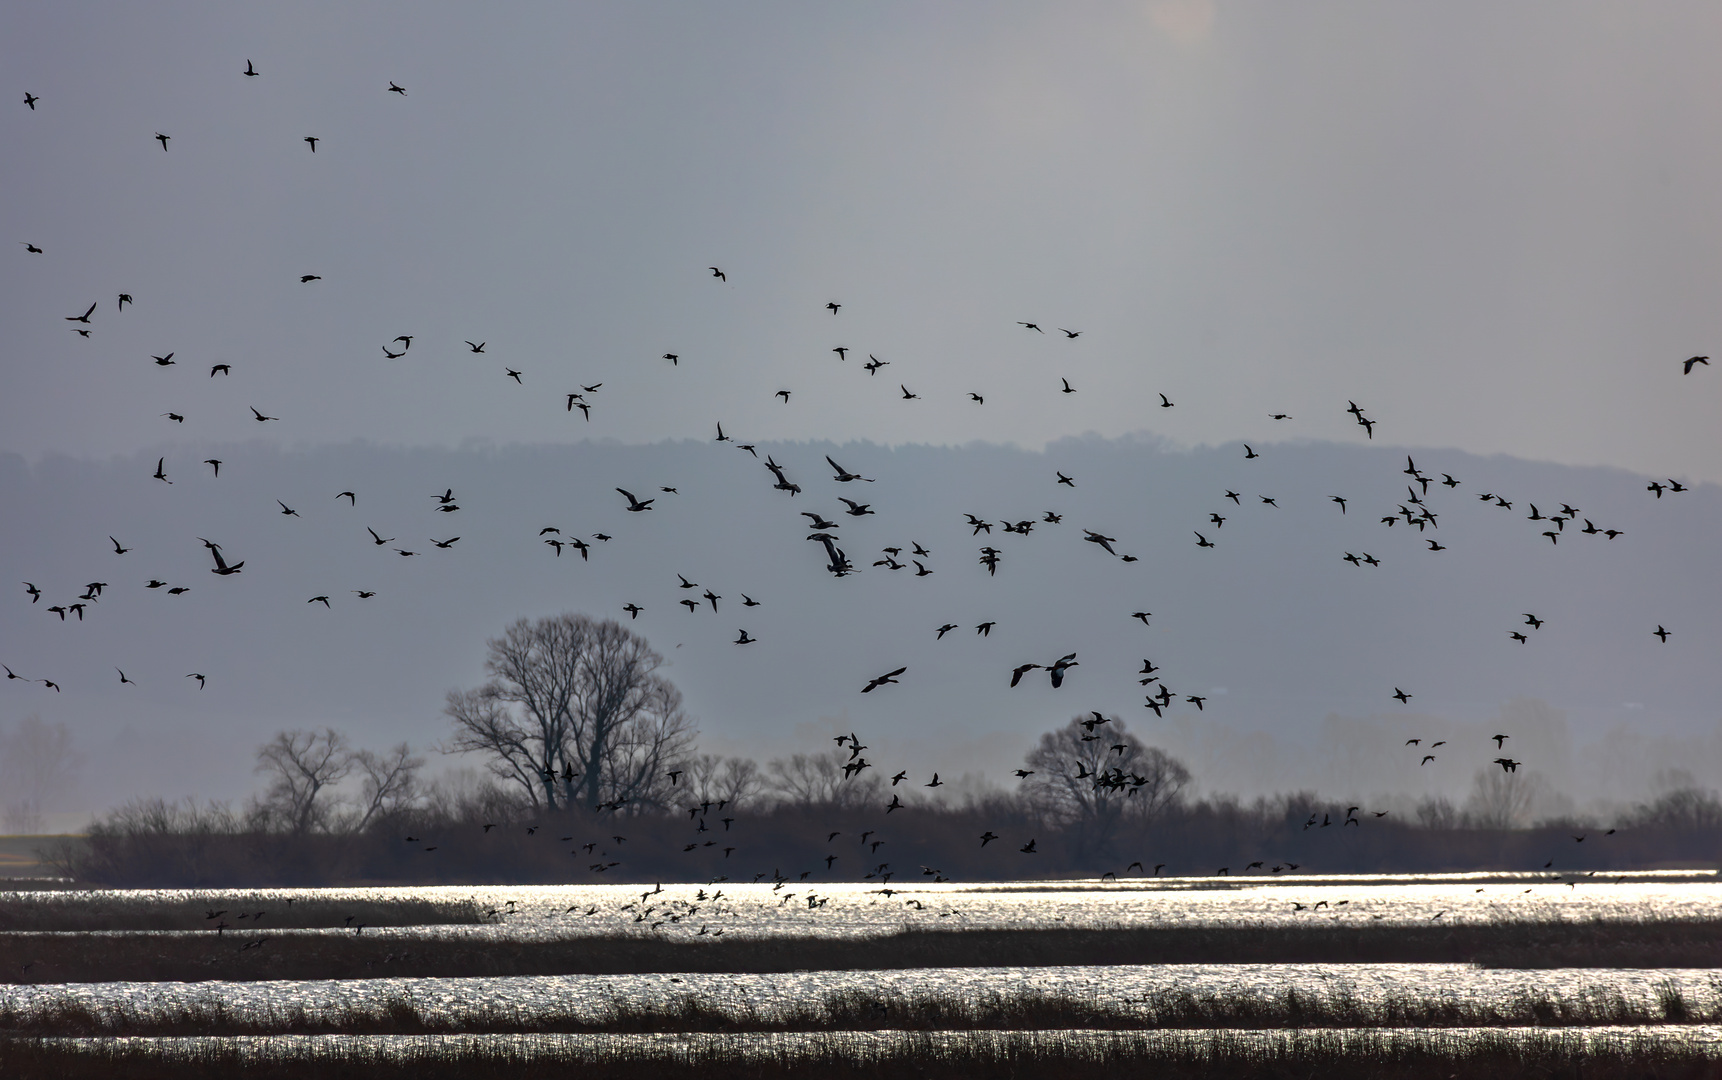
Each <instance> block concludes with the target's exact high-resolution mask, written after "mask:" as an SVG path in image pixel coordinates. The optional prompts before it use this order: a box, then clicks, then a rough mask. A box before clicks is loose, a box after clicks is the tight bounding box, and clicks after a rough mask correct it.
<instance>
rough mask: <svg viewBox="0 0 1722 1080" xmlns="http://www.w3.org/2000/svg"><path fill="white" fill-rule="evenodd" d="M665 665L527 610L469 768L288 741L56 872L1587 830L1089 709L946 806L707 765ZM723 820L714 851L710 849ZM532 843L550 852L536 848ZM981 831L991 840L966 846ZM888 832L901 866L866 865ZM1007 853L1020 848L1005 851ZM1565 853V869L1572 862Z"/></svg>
mask: <svg viewBox="0 0 1722 1080" xmlns="http://www.w3.org/2000/svg"><path fill="white" fill-rule="evenodd" d="M662 666H663V658H662V657H661V656H660V655H659V654H658V653H656V652H655V651H653V650H652V649H651V647H650V645H649V644H648V643H647V642H646V640H645V639H644V638H643V637H641V636H639V635H638V634H635V633H634V632H632V631H631V630H629V629H628V628H627V627H625V626H623V625H621V624H620V623H617V622H615V621H612V620H595V619H591V618H589V617H586V616H583V615H576V614H565V615H560V616H555V617H550V618H544V619H539V620H537V621H528V620H525V619H522V620H519V621H517V622H515V623H514V624H513V625H511V626H509V627H508V628H507V629H506V630H505V631H504V632H503V633H502V634H501V635H499V636H497V637H495V638H492V639H491V640H490V641H488V642H487V655H486V661H485V673H486V676H487V678H486V680H485V681H484V682H483V683H482V684H481V685H479V686H477V687H474V688H469V689H457V690H452V691H450V692H449V694H448V696H447V699H446V702H445V707H444V713H445V715H446V717H447V718H448V720H449V722H450V724H451V727H452V733H451V734H450V735H449V736H448V737H447V738H446V739H445V740H444V741H443V742H441V743H440V744H438V745H437V746H435V747H434V749H436V750H438V751H440V752H443V753H447V754H458V755H467V756H470V757H471V758H473V759H475V760H476V761H477V762H478V763H479V766H480V770H478V771H476V774H475V770H471V769H468V770H464V771H462V772H456V773H453V774H450V775H446V776H443V777H439V778H436V779H430V780H427V779H426V777H425V772H424V770H425V766H426V764H427V759H426V758H425V757H424V756H422V755H420V754H416V753H414V751H413V750H412V748H411V747H410V746H409V745H408V744H406V743H401V744H399V745H397V746H395V747H393V748H392V749H389V750H387V751H382V752H378V751H372V750H368V749H361V748H355V747H353V746H352V745H351V743H350V740H349V739H348V738H347V737H346V736H344V735H343V734H342V733H340V732H338V731H335V730H334V729H332V728H322V729H320V730H297V731H284V732H280V733H278V734H277V735H276V736H274V737H273V738H272V739H270V740H269V741H268V742H266V743H265V744H264V745H263V746H262V747H260V748H259V749H258V751H257V757H256V764H255V768H256V771H257V773H258V774H259V775H261V776H262V777H263V779H264V787H263V790H262V791H261V792H260V793H259V794H257V795H256V796H254V797H253V798H252V799H251V800H250V801H249V802H248V803H247V804H246V805H244V806H243V807H241V808H239V809H237V810H236V809H232V808H230V807H227V806H224V805H214V804H206V805H201V806H200V805H197V804H194V803H191V802H185V803H176V802H170V801H167V800H162V799H142V800H134V801H132V802H130V803H127V804H125V805H124V806H121V807H118V808H116V809H114V810H112V811H110V812H108V813H107V814H106V815H105V816H103V817H102V818H101V819H99V820H98V821H97V822H95V823H94V825H93V826H92V827H91V829H90V830H89V835H88V837H87V839H86V841H85V842H83V843H82V844H74V845H66V846H64V847H63V848H62V849H60V850H59V851H58V852H57V853H56V855H55V858H56V859H57V860H58V861H59V863H60V864H61V865H62V866H63V867H64V868H65V869H66V870H67V872H68V873H70V874H71V875H72V876H74V877H78V878H80V879H85V880H91V881H98V880H99V881H105V882H113V883H119V882H122V881H123V882H127V883H134V884H145V883H149V884H191V883H212V884H213V883H216V882H215V881H214V880H213V879H211V878H210V877H209V875H210V874H211V873H214V874H216V876H217V877H220V875H221V874H222V873H226V874H229V875H239V876H240V877H245V876H246V875H247V874H249V875H250V877H249V880H251V881H253V882H260V881H262V880H263V879H269V880H273V881H277V882H279V883H283V884H285V883H312V882H322V881H329V880H336V879H339V880H402V881H406V880H420V881H428V880H449V881H453V880H527V881H582V880H611V879H617V878H620V879H624V880H635V879H638V880H645V879H666V880H674V879H681V880H694V879H702V880H703V879H707V878H714V879H715V878H720V877H721V878H727V879H733V880H747V879H748V877H750V876H751V875H752V874H753V873H756V872H761V871H760V870H759V869H758V868H757V867H756V865H755V864H758V866H759V867H765V866H767V864H770V865H769V867H768V869H769V870H770V872H772V873H776V872H778V871H779V870H780V869H782V868H783V865H784V864H786V863H787V864H789V865H792V866H796V867H797V870H798V871H800V870H804V869H807V867H812V868H813V869H811V870H807V872H808V873H810V874H811V873H814V872H818V873H819V875H820V879H822V880H855V879H856V878H864V877H866V876H868V875H869V873H871V874H873V875H879V874H884V875H887V876H889V875H894V874H897V873H900V872H901V868H903V867H904V866H906V865H908V864H907V863H906V862H905V861H904V860H905V859H912V860H914V865H915V866H918V867H920V868H921V869H923V870H927V871H929V873H930V875H931V876H933V877H937V878H945V877H946V876H947V875H949V877H950V878H951V879H960V878H970V879H973V878H990V879H999V878H1023V877H1047V876H1066V875H1068V876H1098V875H1100V874H1103V873H1121V874H1133V873H1143V874H1149V873H1151V868H1153V867H1155V866H1160V867H1161V868H1162V869H1164V870H1165V872H1166V873H1168V874H1180V875H1188V874H1217V873H1222V872H1224V873H1256V872H1260V873H1268V874H1272V873H1281V872H1286V873H1293V872H1296V871H1297V870H1299V869H1303V868H1305V867H1308V868H1310V869H1319V870H1321V871H1325V872H1340V871H1346V870H1350V871H1369V870H1390V869H1394V870H1437V869H1486V868H1497V869H1529V868H1532V867H1533V866H1541V865H1542V864H1543V863H1544V862H1550V863H1552V862H1553V861H1554V860H1553V859H1545V858H1544V857H1543V850H1544V848H1548V847H1551V846H1553V842H1554V837H1555V836H1556V835H1557V834H1564V833H1566V832H1567V831H1568V830H1570V829H1572V828H1588V827H1590V826H1592V825H1594V824H1596V823H1590V822H1583V821H1577V820H1560V821H1553V822H1545V823H1542V824H1541V826H1540V827H1535V828H1525V827H1524V826H1526V825H1527V822H1526V821H1525V820H1524V817H1525V814H1526V812H1527V810H1528V808H1529V806H1530V805H1531V802H1532V800H1533V798H1534V797H1535V796H1536V795H1537V793H1538V785H1539V784H1540V783H1541V781H1540V779H1539V777H1538V776H1537V775H1536V774H1535V773H1534V772H1532V771H1529V770H1524V771H1517V772H1511V773H1509V772H1506V771H1504V770H1492V769H1491V770H1480V771H1479V772H1478V774H1477V776H1476V779H1475V783H1474V786H1473V790H1472V793H1471V796H1470V797H1469V798H1468V799H1467V800H1466V801H1465V803H1463V804H1462V805H1457V806H1455V805H1454V804H1452V803H1450V802H1448V801H1447V800H1444V799H1429V800H1425V801H1424V802H1423V803H1422V804H1420V805H1418V806H1416V807H1415V810H1414V812H1413V813H1412V814H1411V815H1409V816H1408V817H1407V816H1405V815H1398V816H1393V817H1385V816H1383V817H1375V816H1368V817H1366V818H1361V819H1360V818H1358V817H1357V816H1356V814H1357V812H1358V808H1356V807H1347V806H1343V805H1340V804H1339V803H1338V802H1335V801H1334V800H1331V799H1323V798H1321V797H1319V796H1317V795H1316V794H1315V793H1312V792H1300V793H1292V794H1282V795H1276V796H1272V797H1263V798H1258V799H1255V800H1253V801H1251V802H1247V803H1246V802H1244V801H1242V800H1239V799H1236V798H1233V797H1227V796H1208V797H1206V798H1200V799H1197V798H1192V797H1191V789H1192V783H1193V777H1192V776H1191V774H1190V771H1189V769H1188V768H1186V767H1185V766H1184V764H1183V763H1182V762H1179V761H1178V760H1176V759H1175V758H1173V757H1171V756H1170V755H1168V754H1166V753H1165V752H1164V751H1162V750H1160V749H1158V748H1156V747H1152V746H1149V745H1147V744H1145V743H1144V742H1142V741H1141V739H1139V738H1138V737H1137V736H1136V735H1135V734H1133V733H1131V732H1130V731H1128V730H1127V726H1126V723H1125V721H1124V720H1122V719H1121V718H1119V717H1116V716H1112V717H1107V716H1103V715H1101V714H1099V713H1090V714H1086V715H1083V716H1078V717H1073V718H1071V719H1070V720H1069V721H1068V722H1066V723H1065V724H1063V725H1062V726H1061V727H1059V728H1057V729H1055V730H1052V731H1048V732H1045V733H1044V734H1042V735H1041V736H1040V737H1039V739H1038V740H1037V742H1036V743H1035V744H1034V745H1033V746H1032V747H1030V748H1029V750H1028V752H1027V753H1026V754H1025V757H1024V762H1023V768H1022V769H1021V770H1019V771H1018V775H1019V779H1020V783H1019V784H1018V785H1017V786H1016V789H1015V790H1014V791H1013V792H1011V793H1009V794H1005V793H1002V792H998V791H989V790H979V791H977V790H973V789H970V790H967V791H965V792H964V793H963V794H962V795H960V796H958V797H956V798H946V797H943V793H942V792H940V791H938V790H934V791H932V792H929V791H928V790H927V789H926V788H924V787H922V786H920V785H907V786H905V787H902V788H898V787H896V785H894V784H892V783H891V782H890V780H889V779H888V778H887V777H884V776H881V775H879V772H880V770H878V769H877V768H858V767H857V765H856V762H857V761H858V760H862V761H864V758H861V755H860V753H859V752H858V751H857V750H855V749H854V748H847V749H846V748H845V747H843V746H839V747H835V748H833V749H830V750H827V751H824V752H820V753H796V754H790V755H787V756H785V757H781V758H774V759H771V760H769V761H767V762H766V763H765V764H764V765H763V766H762V765H760V764H759V763H758V762H756V761H753V760H751V759H748V758H742V757H733V756H731V757H725V756H719V755H714V754H708V753H701V752H700V751H699V749H698V745H697V735H698V732H697V729H696V727H695V725H694V724H693V722H692V721H691V719H690V718H689V717H688V716H687V715H686V713H685V711H684V709H683V707H682V700H681V695H680V693H679V692H678V691H677V690H676V688H675V687H674V686H673V685H672V684H671V683H670V682H669V681H668V679H666V678H664V677H663V675H662V674H661V671H660V669H661V668H662ZM947 786H950V785H947ZM887 800H889V802H888V801H887ZM892 803H895V804H897V806H896V808H892V807H891V804H892ZM714 809H715V810H716V814H715V815H714V814H713V810H714ZM897 809H901V810H903V811H905V813H903V814H898V813H897V812H896V810H897ZM720 822H721V838H722V842H721V843H720V841H719V839H718V838H717V837H716V836H714V835H712V834H716V833H719V830H718V825H719V823H720ZM624 823H625V826H624ZM1615 825H1616V831H1617V833H1620V834H1621V835H1620V838H1619V839H1618V840H1617V839H1616V836H1615V834H1610V835H1609V837H1608V839H1609V840H1610V841H1611V843H1610V844H1607V845H1604V844H1593V845H1591V846H1590V847H1589V848H1588V849H1587V850H1586V851H1585V859H1586V860H1588V863H1589V864H1591V868H1592V869H1595V868H1599V867H1609V868H1620V867H1625V866H1634V865H1650V864H1653V863H1659V864H1667V863H1670V862H1675V863H1679V862H1682V861H1686V862H1692V861H1702V860H1703V859H1707V858H1709V857H1711V856H1712V854H1713V850H1714V839H1715V837H1716V834H1717V833H1718V832H1722V801H1719V800H1718V799H1717V796H1716V794H1715V793H1714V792H1710V791H1705V790H1702V789H1698V788H1696V787H1688V788H1681V789H1677V790H1675V791H1671V792H1668V793H1666V794H1664V795H1663V796H1662V797H1661V798H1660V799H1658V800H1656V801H1654V802H1652V803H1648V804H1644V805H1641V806H1639V807H1637V808H1636V809H1635V810H1634V811H1633V812H1632V813H1630V814H1628V815H1626V816H1625V817H1624V818H1623V819H1622V820H1621V821H1619V822H1616V823H1615ZM624 828H625V833H626V836H627V837H628V838H631V839H628V840H627V841H626V842H625V843H624ZM493 830H495V832H494V834H493ZM540 831H542V832H543V833H544V836H545V837H546V838H549V837H552V836H554V837H556V838H557V839H558V841H559V844H554V845H553V844H546V843H542V842H537V841H538V836H539V833H540ZM862 834H869V835H871V834H877V835H879V836H880V837H882V839H881V840H879V841H870V842H871V843H872V850H871V852H870V853H869V855H868V856H867V857H865V858H863V857H861V855H860V853H859V852H853V851H850V850H848V849H847V848H844V847H843V845H842V844H839V843H837V842H836V839H835V838H836V837H838V836H845V835H847V836H850V837H853V836H857V835H862ZM1543 834H1548V835H1547V836H1544V835H1543ZM983 836H994V837H996V838H997V839H998V840H999V843H998V844H993V842H992V841H982V842H979V843H978V844H977V841H979V840H980V839H981V838H982V837H983ZM593 837H596V838H597V839H595V840H594V839H592V838H593ZM610 837H614V838H616V839H615V840H613V841H612V840H611V839H609V838H610ZM409 838H410V840H409ZM1025 839H1026V840H1028V841H1029V843H1028V844H1027V845H1026V849H1025V848H1024V847H1022V846H1019V845H1022V844H1023V841H1024V840H1025ZM1629 840H1631V841H1632V842H1630V843H1629V842H1628V841H1629ZM529 841H531V842H529ZM1567 842H1568V844H1569V845H1570V843H1571V839H1570V838H1568V840H1567ZM568 843H573V844H574V845H575V847H574V848H573V849H571V850H569V849H568ZM885 843H888V844H889V846H890V848H891V850H890V852H888V853H887V854H888V855H889V856H891V857H883V856H879V852H880V845H881V844H885ZM989 845H992V846H989ZM623 848H625V851H624V850H620V849H623ZM726 849H727V850H726ZM1007 849H1008V853H1009V855H1012V856H1015V858H1008V857H1007V858H1002V859H1001V858H1000V855H1001V853H1004V852H1006V850H1007ZM600 850H602V852H603V854H602V855H600V854H599V852H600ZM719 852H722V855H721V857H719ZM738 852H739V853H740V855H739V858H732V856H734V855H736V854H737V853H738ZM839 852H840V853H839ZM582 854H583V855H584V858H582V857H581V856H582ZM427 855H434V856H436V857H435V858H425V857H424V856H427ZM570 856H575V857H574V858H570ZM875 856H879V857H875ZM1025 856H1028V857H1025ZM1560 858H1561V861H1562V864H1563V867H1568V866H1573V867H1576V866H1577V865H1578V863H1577V862H1576V861H1575V860H1574V859H1573V857H1572V853H1570V852H1567V851H1564V850H1563V851H1562V852H1561V856H1560ZM838 863H841V864H842V865H841V866H839V865H838ZM1234 863H1235V864H1236V865H1235V866H1234V865H1232V864H1234ZM217 867H224V868H225V869H223V870H217V869H214V868H217ZM881 867H883V869H881ZM892 867H896V868H897V869H891V868H892ZM246 868H249V869H246ZM331 875H333V877H331ZM606 875H608V876H606ZM230 883H237V882H230Z"/></svg>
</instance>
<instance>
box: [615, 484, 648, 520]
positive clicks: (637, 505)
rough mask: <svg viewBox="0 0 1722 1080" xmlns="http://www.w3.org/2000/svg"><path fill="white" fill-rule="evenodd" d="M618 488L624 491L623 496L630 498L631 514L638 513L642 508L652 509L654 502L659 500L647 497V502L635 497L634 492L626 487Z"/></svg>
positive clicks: (629, 509)
mask: <svg viewBox="0 0 1722 1080" xmlns="http://www.w3.org/2000/svg"><path fill="white" fill-rule="evenodd" d="M616 490H617V491H619V492H621V493H622V497H623V498H624V499H627V500H628V512H629V513H631V514H637V513H639V512H640V511H642V510H650V509H651V508H652V504H653V503H655V502H657V501H658V500H656V499H647V500H646V501H645V502H641V501H640V500H639V499H636V498H634V496H633V494H632V493H631V492H629V491H628V490H627V489H625V488H617V489H616Z"/></svg>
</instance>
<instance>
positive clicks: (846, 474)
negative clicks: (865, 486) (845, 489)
mask: <svg viewBox="0 0 1722 1080" xmlns="http://www.w3.org/2000/svg"><path fill="white" fill-rule="evenodd" d="M825 463H826V464H828V465H830V466H831V468H832V469H833V470H835V471H836V473H837V475H836V476H834V477H832V479H833V480H836V481H837V482H838V483H839V484H847V483H848V482H849V481H851V480H866V481H867V483H869V484H871V483H872V482H873V481H872V480H870V479H868V478H867V477H865V476H862V475H861V474H860V473H852V472H850V471H849V470H848V469H845V468H844V467H843V466H841V465H839V464H837V463H836V462H835V461H832V460H831V456H830V455H829V454H828V455H826V457H825Z"/></svg>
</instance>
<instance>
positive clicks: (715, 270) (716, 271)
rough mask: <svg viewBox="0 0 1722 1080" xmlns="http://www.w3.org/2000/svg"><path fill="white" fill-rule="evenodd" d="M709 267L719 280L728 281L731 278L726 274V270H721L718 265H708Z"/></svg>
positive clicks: (713, 275)
mask: <svg viewBox="0 0 1722 1080" xmlns="http://www.w3.org/2000/svg"><path fill="white" fill-rule="evenodd" d="M708 269H710V270H711V272H712V277H715V278H717V279H718V280H719V281H728V280H729V278H728V277H726V276H724V272H723V271H722V270H719V269H718V268H717V267H715V266H713V267H708Z"/></svg>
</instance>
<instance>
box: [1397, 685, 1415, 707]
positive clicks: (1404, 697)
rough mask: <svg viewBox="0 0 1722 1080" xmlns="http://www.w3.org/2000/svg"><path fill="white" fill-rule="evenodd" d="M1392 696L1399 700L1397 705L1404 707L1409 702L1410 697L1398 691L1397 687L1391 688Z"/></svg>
mask: <svg viewBox="0 0 1722 1080" xmlns="http://www.w3.org/2000/svg"><path fill="white" fill-rule="evenodd" d="M1393 696H1394V697H1396V698H1398V699H1399V704H1401V705H1404V704H1406V703H1407V702H1409V701H1410V700H1411V695H1410V694H1407V693H1406V692H1405V691H1403V690H1401V689H1399V687H1397V686H1395V687H1394V688H1393Z"/></svg>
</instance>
